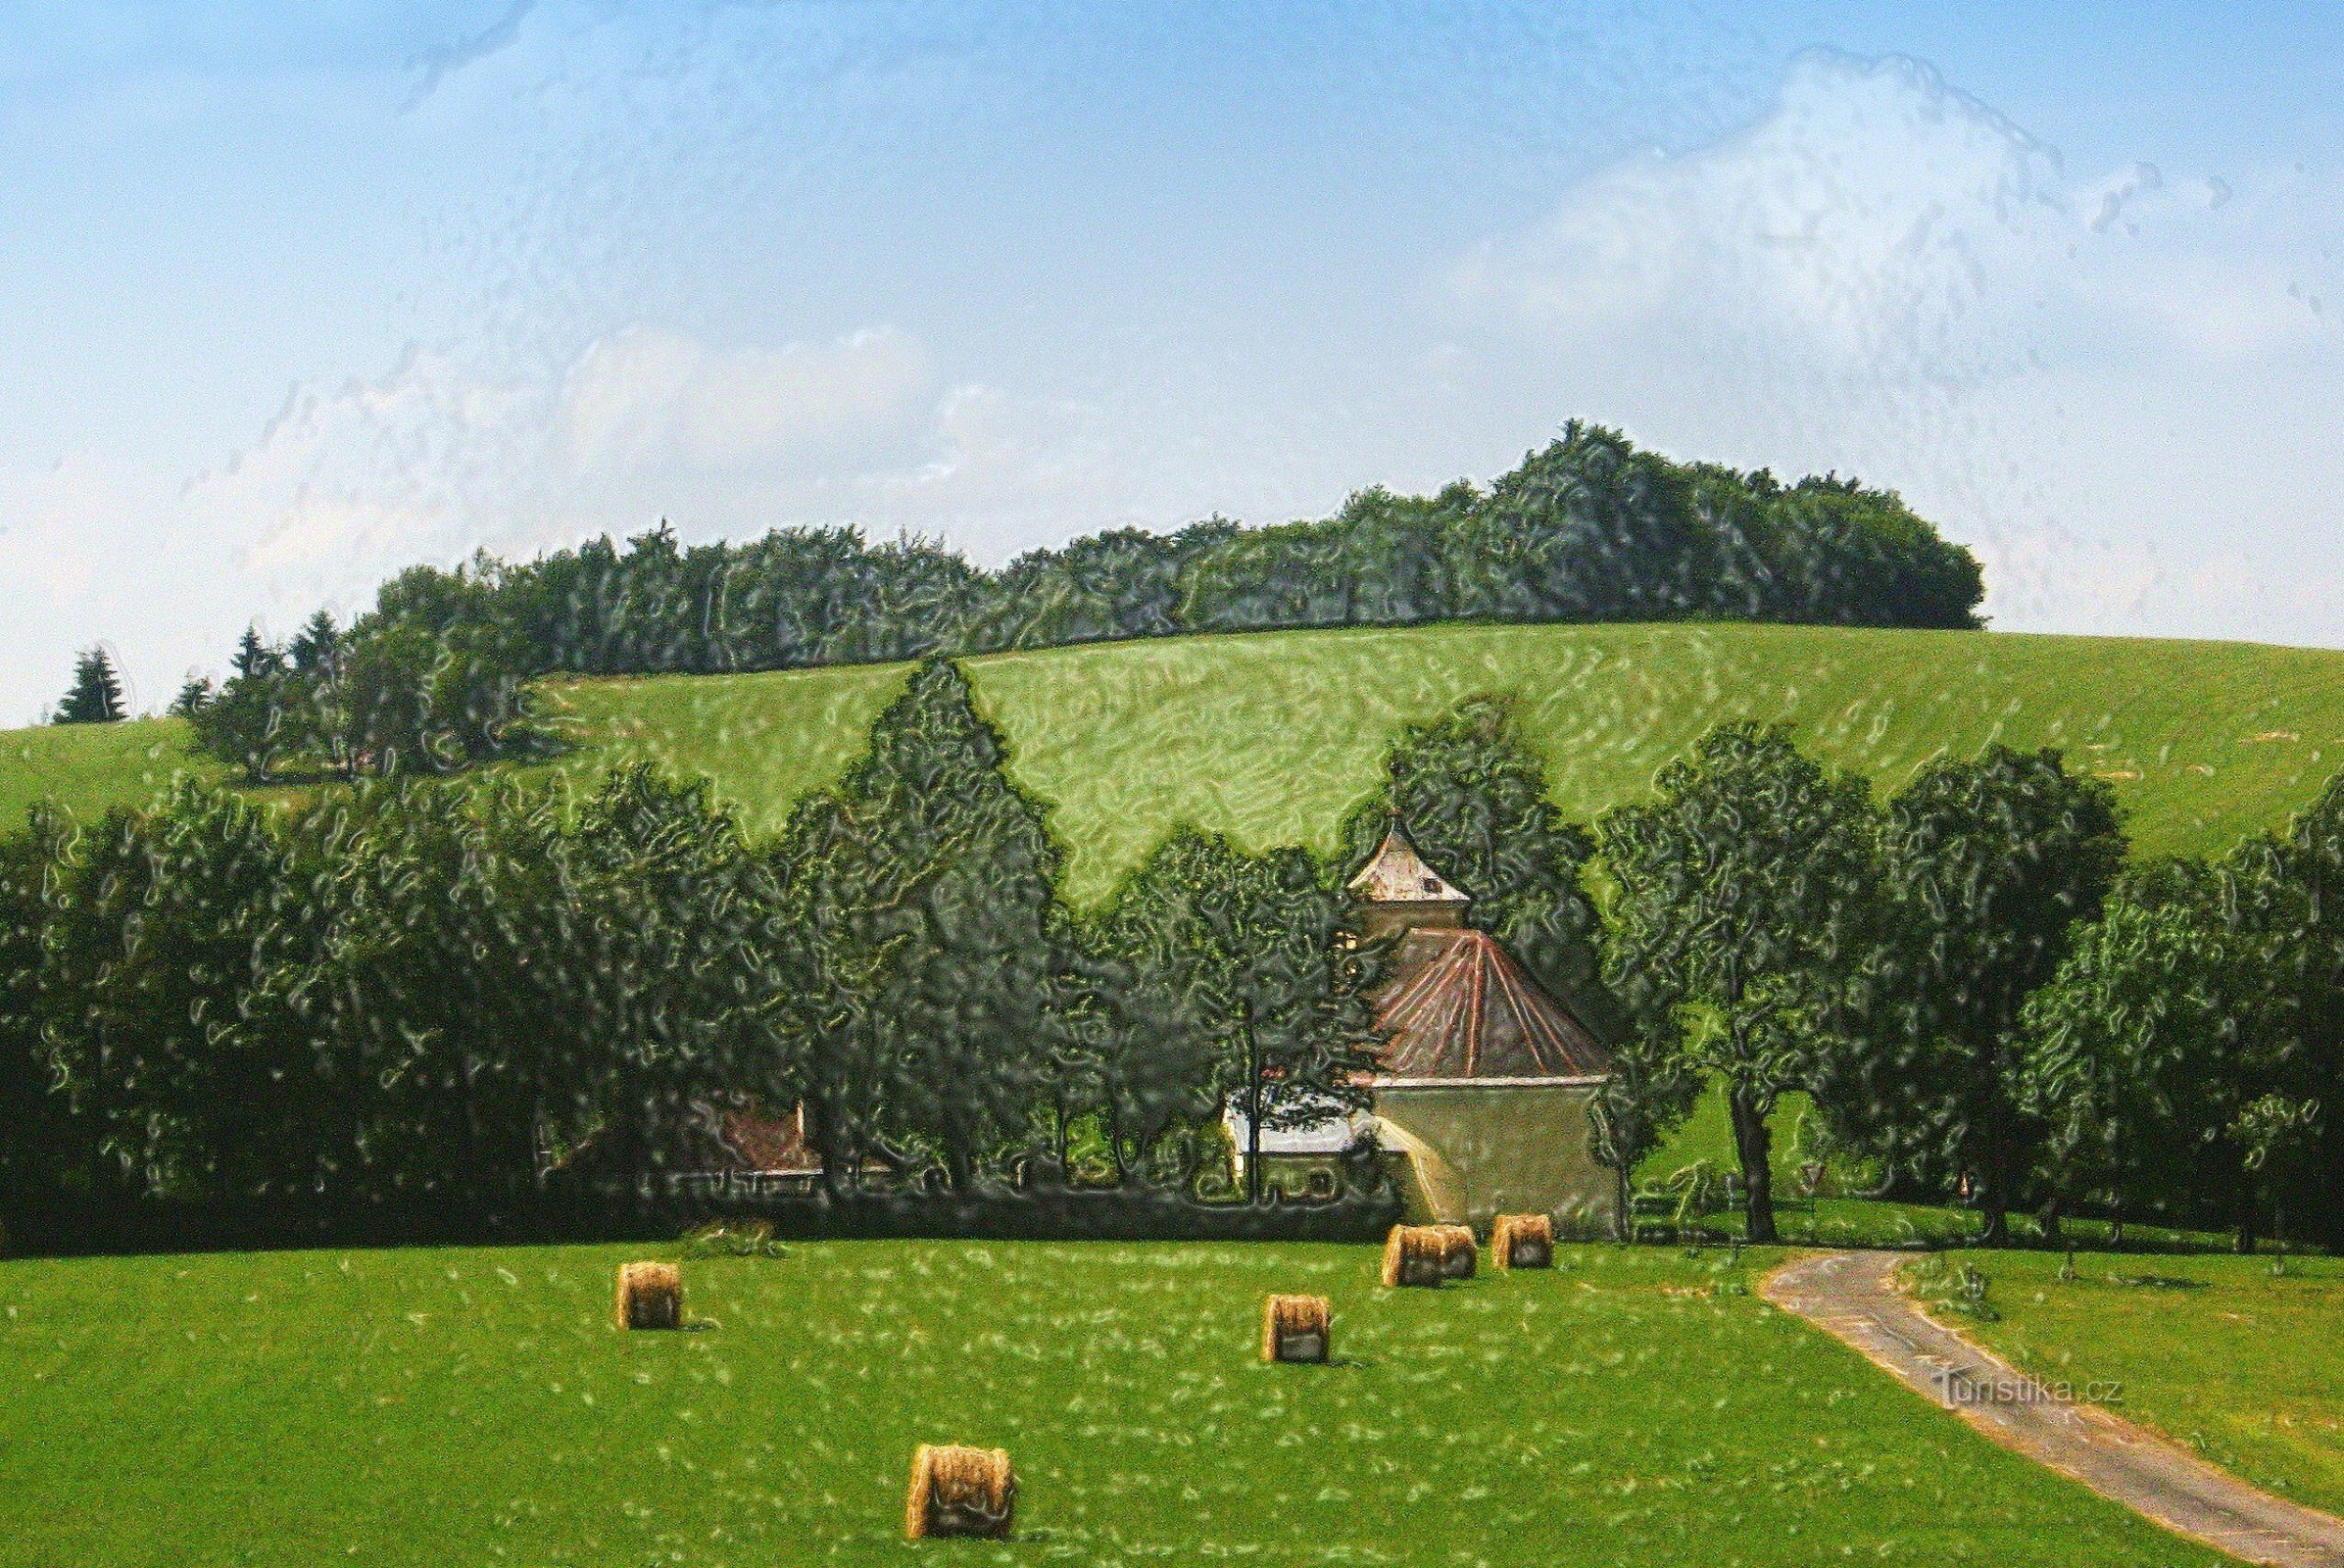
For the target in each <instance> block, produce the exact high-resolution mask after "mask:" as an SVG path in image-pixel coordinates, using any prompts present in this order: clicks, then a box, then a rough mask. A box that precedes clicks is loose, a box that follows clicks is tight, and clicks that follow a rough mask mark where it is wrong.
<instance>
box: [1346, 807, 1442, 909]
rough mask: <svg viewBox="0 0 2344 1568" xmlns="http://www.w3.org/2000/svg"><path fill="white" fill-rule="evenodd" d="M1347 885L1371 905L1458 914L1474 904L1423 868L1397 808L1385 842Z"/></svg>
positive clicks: (1426, 866)
mask: <svg viewBox="0 0 2344 1568" xmlns="http://www.w3.org/2000/svg"><path fill="white" fill-rule="evenodd" d="M1348 885H1349V887H1350V890H1351V891H1352V892H1353V893H1356V894H1358V895H1359V896H1360V897H1361V898H1362V899H1365V900H1366V901H1367V902H1368V903H1370V904H1410V905H1418V906H1443V907H1453V908H1455V909H1456V910H1457V911H1458V912H1459V913H1460V914H1461V913H1462V912H1463V910H1464V908H1465V907H1466V906H1467V905H1469V904H1471V903H1472V902H1473V900H1472V898H1471V896H1470V895H1468V894H1466V893H1465V892H1463V891H1462V890H1460V889H1459V888H1457V887H1456V886H1455V885H1453V884H1452V883H1450V882H1449V880H1448V879H1447V878H1446V877H1444V876H1442V875H1441V873H1440V872H1438V871H1436V870H1434V869H1433V868H1432V867H1431V866H1429V865H1427V864H1425V862H1424V857H1423V856H1421V855H1419V854H1417V853H1416V846H1415V845H1413V844H1411V843H1409V842H1408V834H1407V830H1406V829H1405V828H1403V827H1402V826H1401V825H1400V814H1399V811H1398V809H1396V808H1395V809H1393V810H1392V822H1391V826H1390V827H1388V828H1387V829H1386V830H1385V832H1384V842H1383V843H1382V844H1381V845H1380V846H1378V847H1377V849H1376V853H1375V854H1373V855H1371V856H1369V857H1368V859H1367V864H1365V865H1363V866H1361V867H1360V868H1359V874H1358V875H1357V876H1354V877H1352V878H1351V880H1350V883H1349V884H1348Z"/></svg>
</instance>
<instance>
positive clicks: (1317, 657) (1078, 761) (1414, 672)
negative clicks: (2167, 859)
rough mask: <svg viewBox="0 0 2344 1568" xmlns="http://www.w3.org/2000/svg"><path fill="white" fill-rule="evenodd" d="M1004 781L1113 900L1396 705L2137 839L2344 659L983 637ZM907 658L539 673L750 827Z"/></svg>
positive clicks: (2147, 837)
mask: <svg viewBox="0 0 2344 1568" xmlns="http://www.w3.org/2000/svg"><path fill="white" fill-rule="evenodd" d="M970 667H971V669H972V671H973V673H974V677H975V681H976V686H977V691H978V694H979V698H980V700H981V701H982V702H983V703H984V704H985V706H986V708H987V709H988V711H990V713H991V715H992V716H993V718H994V719H995V721H996V722H998V723H999V724H1000V725H1001V729H1002V731H1003V732H1004V733H1005V734H1006V735H1007V737H1008V739H1009V743H1010V745H1011V747H1012V749H1013V752H1014V757H1013V760H1012V766H1013V768H1014V770H1015V772H1016V774H1017V776H1018V777H1019V778H1020V779H1021V780H1022V781H1023V782H1024V783H1025V784H1026V785H1027V786H1028V787H1030V788H1031V789H1032V790H1034V791H1035V793H1036V794H1037V795H1039V796H1040V797H1042V798H1043V799H1044V800H1046V801H1048V802H1049V803H1050V805H1051V807H1052V808H1053V821H1054V824H1055V827H1056V830H1057V832H1058V834H1059V836H1060V838H1061V839H1062V840H1063V841H1064V843H1065V844H1066V846H1067V852H1068V878H1069V885H1068V893H1069V896H1070V897H1071V898H1073V899H1074V900H1075V901H1076V902H1078V903H1085V902H1089V901H1092V900H1095V899H1097V898H1099V896H1101V895H1102V894H1103V893H1104V892H1105V891H1106V890H1107V888H1108V887H1110V886H1111V885H1112V884H1113V882H1114V879H1115V878H1116V877H1117V876H1118V875H1120V874H1121V873H1122V872H1123V871H1124V870H1125V869H1126V868H1128V867H1129V866H1130V865H1131V864H1132V863H1134V862H1135V861H1136V860H1137V859H1138V858H1140V857H1141V856H1142V855H1144V854H1146V853H1147V850H1148V847H1149V846H1150V845H1151V844H1153V843H1154V842H1155V841H1156V840H1157V839H1158V838H1159V837H1161V836H1162V834H1163V833H1164V831H1165V830H1166V829H1167V828H1169V827H1170V826H1171V825H1172V824H1173V823H1175V822H1177V821H1182V820H1187V821H1192V822H1196V823H1197V824H1199V825H1201V826H1204V827H1208V828H1216V829H1220V830H1223V831H1225V832H1228V833H1230V834H1231V835H1233V836H1234V837H1236V838H1237V839H1239V840H1240V841H1241V842H1243V843H1245V844H1246V845H1247V846H1249V847H1254V848H1260V847H1264V846H1268V845H1273V844H1284V843H1300V844H1306V845H1309V846H1310V847H1312V848H1314V849H1317V850H1321V851H1329V850H1332V849H1334V848H1335V845H1336V839H1337V828H1338V825H1339V823H1340V822H1341V820H1342V817H1343V812H1344V811H1345V810H1346V809H1349V808H1350V807H1351V806H1352V805H1354V804H1355V803H1357V802H1358V801H1359V800H1360V799H1361V798H1362V797H1363V796H1365V795H1367V794H1368V793H1369V792H1370V791H1372V790H1373V789H1374V788H1375V783H1376V774H1377V769H1378V766H1379V765H1380V762H1381V760H1382V758H1383V754H1384V750H1385V748H1386V746H1387V745H1388V744H1389V743H1390V741H1391V739H1392V735H1393V733H1394V732H1395V731H1396V730H1397V729H1398V728H1399V726H1400V725H1402V724H1403V723H1406V722H1409V721H1411V720H1415V719H1422V718H1426V717H1429V716H1431V715H1433V714H1435V713H1437V712H1439V711H1441V710H1442V709H1444V708H1446V707H1447V706H1449V705H1450V704H1452V703H1454V702H1455V701H1457V700H1458V699H1459V698H1461V697H1465V696H1469V695H1472V694H1474V693H1479V692H1507V693H1513V694H1515V695H1516V696H1518V697H1519V699H1520V700H1521V702H1522V704H1523V709H1524V712H1525V714H1526V716H1527V719H1528V727H1529V730H1530V733H1531V734H1532V736H1533V737H1534V738H1535V739H1536V741H1537V742H1538V745H1539V746H1540V747H1541V748H1542V749H1543V750H1544V752H1545V754H1546V757H1547V761H1548V765H1549V768H1550V770H1551V774H1552V778H1553V790H1554V796H1555V799H1556V801H1557V802H1558V803H1560V804H1561V805H1562V806H1563V808H1564V809H1566V810H1567V811H1568V812H1570V813H1571V814H1572V815H1573V816H1576V817H1579V818H1582V819H1591V818H1592V817H1594V816H1595V815H1597V814H1598V813H1600V812H1601V811H1602V810H1604V809H1606V808H1608V807H1610V806H1613V805H1616V804H1618V803H1619V802H1621V801H1624V800H1629V799H1633V798H1635V797H1636V796H1638V795H1640V794H1642V793H1643V792H1644V791H1646V790H1647V789H1648V788H1649V787H1650V784H1651V780H1652V776H1653V774H1654V773H1655V772H1656V771H1657V770H1658V769H1659V768H1660V766H1661V765H1662V764H1663V763H1665V762H1667V761H1668V760H1670V759H1671V758H1674V757H1677V756H1679V755H1682V754H1683V753H1684V752H1685V750H1686V749H1687V748H1689V747H1690V745H1691V744H1692V743H1693V741H1694V740H1696V739H1697V738H1698V737H1699V736H1700V735H1701V734H1702V733H1703V732H1704V731H1705V730H1707V729H1709V728H1710V727H1711V726H1712V725H1714V724H1717V723H1719V722H1720V721H1722V720H1725V719H1729V718H1738V717H1757V718H1766V719H1783V720H1787V721H1788V722H1790V723H1792V724H1794V725H1795V726H1797V729H1798V732H1799V735H1800V738H1801V740H1802V742H1803V743H1804V744H1806V745H1807V746H1809V747H1811V748H1812V749H1813V750H1814V751H1816V752H1817V753H1818V754H1820V755H1822V756H1823V757H1826V758H1828V759H1830V760H1831V761H1833V762H1835V763H1837V764H1840V765H1842V766H1846V767H1851V768H1856V769H1859V770H1861V771H1862V772H1864V773H1866V774H1867V775H1869V776H1871V777H1872V778H1874V779H1876V780H1878V781H1879V782H1880V785H1881V786H1882V787H1883V788H1893V787H1894V786H1896V785H1897V784H1899V783H1901V782H1902V781H1903V780H1904V779H1906V778H1908V777H1909V776H1910V775H1911V774H1912V772H1913V770H1914V769H1915V768H1917V767H1918V766H1920V765H1921V764H1922V763H1923V762H1925V761H1927V760H1929V758H1931V757H1933V756H1936V755H1938V754H1939V753H1943V752H1950V753H1954V754H1956V755H1969V754H1972V753H1975V752H1976V751H1978V749H1979V748H1980V747H1983V746H1985V745H1987V744H1988V743H1990V742H1994V741H2004V742H2008V743H2010V744H2012V745H2017V746H2038V745H2054V746H2060V747H2063V748H2065V749H2066V750H2067V752H2068V754H2069V755H2070V757H2071V758H2073V759H2074V760H2075V763H2076V764H2077V765H2078V766H2080V767H2084V768H2087V769H2089V770H2090V771H2092V772H2094V773H2097V774H2099V775H2100V776H2102V777H2104V778H2106V779H2108V780H2109V781H2110V782H2111V783H2112V784H2113V785H2114V786H2115V788H2116V791H2117V795H2118V798H2119V799H2120V800H2121V801H2122V802H2123V803H2124V809H2125V810H2126V812H2127V814H2128V817H2129V820H2130V823H2131V828H2132V831H2133V834H2134V836H2135V839H2136V841H2137V843H2138V845H2139V847H2140V848H2141V849H2142V850H2144V851H2148V852H2157V851H2173V850H2180V851H2208V850H2220V849H2222V848H2224V847H2226V846H2228V845H2229V844H2231V843H2234V842H2235V841H2236V840H2237V839H2238V838H2239V837H2240V836H2241V835H2242V834H2245V833H2248V832H2252V831H2254V830H2257V829H2261V828H2275V827H2278V826H2280V825H2282V824H2283V823H2284V822H2285V820H2286V818H2287V816H2288V814H2289V813H2290V812H2292V811H2293V810H2295V809H2298V808H2300V807H2302V806H2303V805H2305V804H2306V803H2308V802H2309V801H2310V800H2311V799H2312V798H2313V796H2314V795H2316V794H2317V793H2318V791H2319V789H2320V785H2321V784H2322V783H2323V782H2324V781H2325V779H2326V777H2327V775H2328V774H2329V773H2330V772H2331V771H2333V770H2334V768H2335V766H2336V764H2337V762H2338V761H2339V760H2344V653H2337V652H2332V651H2323V650H2314V649H2294V648H2272V647H2264V646H2260V645H2256V644H2249V643H2193V642H2172V641H2149V640H2136V639H2124V638H2095V637H2037V636H2020V635H2011V634H2003V633H1990V632H1989V633H1978V632H1926V631H1861V630H1845V629H1840V628H1830V627H1796V626H1753V625H1714V626H1712V625H1601V626H1480V625H1452V626H1431V627H1416V628H1410V629H1405V630H1393V631H1376V630H1347V631H1321V632H1275V633H1267V634H1262V635H1257V636H1241V637H1196V638H1181V639H1174V640H1168V641H1161V642H1138V643H1116V644H1105V645H1099V646H1095V647H1088V648H1066V649H1054V650H1049V651H1045V652H1038V653H1030V654H1004V655H999V656H995V657H992V658H988V659H981V660H975V661H972V662H971V663H970ZM902 680H903V668H902V666H889V665H881V666H861V667H853V668H834V669H815V670H793V671H782V672H777V673H772V674H761V675H728V676H662V677H657V678H646V679H614V680H595V681H564V682H554V683H549V684H548V686H547V687H546V696H547V704H546V706H547V708H548V710H549V711H550V712H551V713H552V714H553V716H554V721H555V724H556V726H557V727H558V728H559V729H560V731H561V732H562V735H563V737H564V738H565V739H566V740H567V741H568V742H569V743H570V744H571V745H572V746H573V747H574V748H575V749H574V750H573V751H571V752H570V753H569V754H568V755H567V756H566V757H565V758H564V759H563V760H562V761H561V762H560V763H558V764H556V765H557V766H558V767H559V768H560V769H561V770H562V771H564V772H567V773H570V774H573V775H580V776H591V775H593V774H594V773H597V772H599V771H600V770H602V769H604V768H606V767H608V766H610V764H611V763H612V762H614V761H617V760H621V759H626V758H636V757H648V758H652V759H654V760H658V761H659V762H661V763H662V764H664V765H666V766H668V767H670V768H672V769H674V770H676V771H678V772H682V773H686V774H706V775H707V776H708V777H709V778H711V779H713V780H714V781H715V785H716V788H717V791H718V793H719V794H720V795H721V796H722V797H723V798H724V799H725V800H726V801H728V802H730V803H731V804H732V805H733V806H734V807H735V808H736V809H738V810H739V811H740V813H741V816H742V818H743V820H744V822H745V823H746V825H747V826H748V827H749V828H750V829H751V830H752V831H753V832H757V833H769V832H771V831H773V830H774V829H776V828H777V827H779V825H780V824H781V822H782V821H783V819H784V818H785V817H786V816H787V815H788V812H789V809H790V807H791V805H792V804H793V803H794V802H795V801H796V800H797V799H798V798H799V797H800V796H801V795H803V794H804V793H806V791H807V790H809V789H815V788H819V787H820V786H821V785H823V784H825V783H827V782H829V781H830V780H832V779H834V778H836V777H837V776H838V774H839V773H840V771H841V770H842V769H843V768H844V767H845V766H846V765H847V763H848V762H849V761H851V760H853V759H854V758H855V755H856V754H857V753H858V752H859V751H860V750H861V748H862V745H863V737H864V732H865V730H866V729H867V727H868V725H869V723H870V720H871V717H872V715H874V714H875V713H876V712H877V711H879V709H880V708H881V707H882V706H883V705H884V704H885V703H886V702H887V700H888V699H889V698H890V697H891V696H892V695H893V694H894V693H895V691H896V690H897V689H898V687H899V685H900V684H901V682H902ZM191 765H192V766H196V767H198V768H199V770H202V771H206V772H207V773H209V774H211V775H213V776H217V775H218V772H219V770H218V769H217V768H216V767H212V766H210V765H209V764H202V763H193V762H191V761H190V760H189V759H188V757H187V755H186V752H185V730H184V727H183V726H181V725H178V724H177V723H175V722H173V721H169V720H150V721H145V722H141V723H135V724H124V725H116V726H95V727H85V728H75V729H71V730H17V731H8V732H5V734H0V819H5V820H15V819H17V818H18V817H20V816H21V814H22V812H23V810H24V808H25V806H26V805H28V804H29V803H30V802H31V801H32V800H34V799H36V798H39V797H42V796H52V797H55V798H57V799H60V800H62V801H64V802H65V803H67V804H68V805H70V806H72V807H73V809H75V810H77V811H81V812H88V811H90V810H92V809H98V808H102V807H103V806H105V805H109V804H113V803H116V802H123V801H132V802H134V801H137V800H141V799H144V798H146V797H148V796H149V795H151V794H152V792H153V790H154V789H155V788H156V787H158V786H159V785H160V784H161V783H163V782H165V781H167V780H168V779H169V778H170V776H171V773H172V772H173V771H174V770H175V769H177V768H181V767H186V766H191Z"/></svg>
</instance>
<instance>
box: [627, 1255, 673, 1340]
mask: <svg viewBox="0 0 2344 1568" xmlns="http://www.w3.org/2000/svg"><path fill="white" fill-rule="evenodd" d="M617 1318H618V1326H619V1327H620V1328H622V1329H680V1328H682V1327H683V1326H684V1276H683V1273H682V1271H681V1270H679V1269H678V1268H677V1267H676V1266H675V1265H674V1264H673V1263H621V1264H619V1265H618V1310H617Z"/></svg>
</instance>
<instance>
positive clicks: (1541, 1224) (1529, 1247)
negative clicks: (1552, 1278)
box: [1489, 1214, 1554, 1268]
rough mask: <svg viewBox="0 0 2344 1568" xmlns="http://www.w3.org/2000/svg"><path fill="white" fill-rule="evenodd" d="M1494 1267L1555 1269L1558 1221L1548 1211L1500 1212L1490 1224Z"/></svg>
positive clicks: (1491, 1259) (1490, 1244) (1491, 1261)
mask: <svg viewBox="0 0 2344 1568" xmlns="http://www.w3.org/2000/svg"><path fill="white" fill-rule="evenodd" d="M1489 1263H1490V1266H1492V1267H1494V1268H1552V1267H1553V1266H1554V1221H1553V1220H1552V1219H1551V1218H1549V1217H1548V1216H1547V1215H1544V1214H1500V1215H1498V1216H1497V1218H1496V1220H1495V1221H1494V1222H1493V1223H1492V1224H1491V1225H1490V1227H1489Z"/></svg>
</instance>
